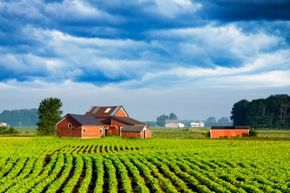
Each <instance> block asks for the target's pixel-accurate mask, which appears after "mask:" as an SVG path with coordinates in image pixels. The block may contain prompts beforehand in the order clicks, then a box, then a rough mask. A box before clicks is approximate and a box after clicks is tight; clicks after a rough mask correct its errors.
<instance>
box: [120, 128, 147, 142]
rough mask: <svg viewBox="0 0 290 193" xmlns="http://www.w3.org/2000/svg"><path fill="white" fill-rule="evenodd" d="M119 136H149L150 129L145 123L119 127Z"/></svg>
mask: <svg viewBox="0 0 290 193" xmlns="http://www.w3.org/2000/svg"><path fill="white" fill-rule="evenodd" d="M121 136H122V137H126V138H144V139H145V138H151V131H150V130H149V129H148V127H147V126H146V125H136V126H124V127H121Z"/></svg>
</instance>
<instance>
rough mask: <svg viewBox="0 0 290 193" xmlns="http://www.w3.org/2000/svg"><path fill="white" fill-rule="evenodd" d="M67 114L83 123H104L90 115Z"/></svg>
mask: <svg viewBox="0 0 290 193" xmlns="http://www.w3.org/2000/svg"><path fill="white" fill-rule="evenodd" d="M66 116H69V117H71V118H72V119H74V120H75V121H77V122H78V123H79V124H81V125H103V123H102V122H100V121H99V120H98V119H96V118H95V117H92V116H89V115H76V114H67V115H66Z"/></svg>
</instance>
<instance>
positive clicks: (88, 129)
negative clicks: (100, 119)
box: [81, 125, 105, 138]
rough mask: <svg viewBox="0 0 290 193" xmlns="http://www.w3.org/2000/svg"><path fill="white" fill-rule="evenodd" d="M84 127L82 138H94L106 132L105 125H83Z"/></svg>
mask: <svg viewBox="0 0 290 193" xmlns="http://www.w3.org/2000/svg"><path fill="white" fill-rule="evenodd" d="M81 129H82V135H81V136H82V138H94V137H102V136H103V135H104V134H105V133H104V132H105V131H104V126H98V125H83V126H82V127H81Z"/></svg>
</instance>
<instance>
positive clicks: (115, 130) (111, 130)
mask: <svg viewBox="0 0 290 193" xmlns="http://www.w3.org/2000/svg"><path fill="white" fill-rule="evenodd" d="M108 129H109V134H110V135H116V136H120V127H119V126H109V128H108Z"/></svg>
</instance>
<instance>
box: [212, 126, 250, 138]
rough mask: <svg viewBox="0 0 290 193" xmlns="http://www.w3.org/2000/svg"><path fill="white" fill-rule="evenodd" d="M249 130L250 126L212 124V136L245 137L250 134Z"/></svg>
mask: <svg viewBox="0 0 290 193" xmlns="http://www.w3.org/2000/svg"><path fill="white" fill-rule="evenodd" d="M249 132H250V128H249V127H248V126H212V127H211V129H210V138H221V137H226V138H228V137H244V136H249Z"/></svg>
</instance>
